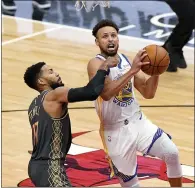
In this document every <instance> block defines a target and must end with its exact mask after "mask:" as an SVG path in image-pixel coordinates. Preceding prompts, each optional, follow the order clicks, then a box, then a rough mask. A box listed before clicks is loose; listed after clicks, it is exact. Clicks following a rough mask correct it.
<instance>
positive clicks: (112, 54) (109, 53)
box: [100, 46, 119, 57]
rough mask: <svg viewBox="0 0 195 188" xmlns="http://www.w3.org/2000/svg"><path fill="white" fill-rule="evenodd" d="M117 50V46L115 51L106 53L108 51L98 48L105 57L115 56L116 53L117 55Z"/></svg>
mask: <svg viewBox="0 0 195 188" xmlns="http://www.w3.org/2000/svg"><path fill="white" fill-rule="evenodd" d="M118 48H119V46H117V47H116V49H115V50H114V51H110V52H109V51H108V49H107V50H104V49H103V48H100V50H101V52H102V53H103V54H105V55H106V56H107V57H109V56H111V57H112V56H115V55H116V54H117V53H118Z"/></svg>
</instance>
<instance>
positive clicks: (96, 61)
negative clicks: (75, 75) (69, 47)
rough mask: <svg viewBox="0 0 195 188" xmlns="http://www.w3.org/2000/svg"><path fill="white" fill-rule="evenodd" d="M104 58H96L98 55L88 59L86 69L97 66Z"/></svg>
mask: <svg viewBox="0 0 195 188" xmlns="http://www.w3.org/2000/svg"><path fill="white" fill-rule="evenodd" d="M104 61H105V60H103V59H101V58H98V57H94V58H92V59H90V60H89V62H88V65H87V69H88V70H90V69H96V68H98V67H99V66H100V65H101V64H102V63H103V62H104Z"/></svg>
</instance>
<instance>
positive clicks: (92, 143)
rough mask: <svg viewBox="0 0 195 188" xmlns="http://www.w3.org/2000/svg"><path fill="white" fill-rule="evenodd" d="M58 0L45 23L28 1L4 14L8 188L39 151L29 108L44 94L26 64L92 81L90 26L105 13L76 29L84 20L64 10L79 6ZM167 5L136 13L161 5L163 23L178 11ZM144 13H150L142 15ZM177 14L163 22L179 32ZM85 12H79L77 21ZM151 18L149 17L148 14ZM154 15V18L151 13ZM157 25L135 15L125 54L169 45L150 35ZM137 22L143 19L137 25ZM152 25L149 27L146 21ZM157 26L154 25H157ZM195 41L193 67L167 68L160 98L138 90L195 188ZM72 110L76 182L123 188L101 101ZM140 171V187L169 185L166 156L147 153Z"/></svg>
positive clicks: (73, 80)
mask: <svg viewBox="0 0 195 188" xmlns="http://www.w3.org/2000/svg"><path fill="white" fill-rule="evenodd" d="M54 2H55V4H53V5H52V8H51V9H50V10H49V11H50V12H48V13H45V15H44V18H43V20H42V21H34V20H32V19H31V18H30V16H29V15H31V13H32V12H30V11H28V8H26V9H24V12H23V13H22V12H21V7H19V6H20V5H22V3H21V2H20V3H18V2H17V5H18V12H17V13H16V15H15V16H17V17H12V16H2V186H3V187H15V186H17V184H18V183H19V182H21V181H23V180H25V179H27V178H28V173H27V172H28V162H29V159H30V153H29V151H31V150H32V142H31V138H32V137H31V128H30V125H29V122H28V116H27V109H28V106H29V104H30V102H31V101H32V99H33V98H34V97H35V96H36V95H37V94H38V93H37V92H35V91H33V90H31V89H29V88H28V87H27V86H26V85H25V84H24V81H23V74H24V72H25V69H26V68H27V67H28V66H30V65H32V64H33V63H36V62H39V61H45V62H46V63H48V64H49V65H51V66H52V67H53V68H54V69H55V70H56V71H57V72H59V74H60V75H61V77H62V79H63V81H64V83H65V84H66V85H68V86H71V87H78V86H83V85H85V84H86V83H87V82H88V77H87V71H86V68H87V63H88V61H89V60H90V59H91V58H92V57H94V56H95V55H96V54H97V53H98V48H97V47H96V46H95V44H94V38H93V37H92V35H91V30H90V29H91V27H92V26H93V24H95V23H96V22H97V21H98V20H99V19H101V18H100V17H99V18H98V19H97V20H94V21H93V23H92V22H91V23H90V25H88V26H86V25H85V24H84V21H83V20H82V21H78V22H77V23H78V25H77V27H75V25H76V24H75V23H76V21H75V22H74V24H73V22H71V20H70V18H67V17H66V18H67V19H69V22H68V21H67V24H66V20H65V19H63V17H60V16H59V12H60V11H59V10H61V13H62V12H63V11H62V8H63V9H64V10H65V7H66V10H67V11H69V12H63V13H64V15H65V14H67V15H68V13H69V15H73V9H74V7H72V9H71V11H72V12H71V11H70V10H68V8H67V7H68V6H62V5H61V9H59V7H60V6H59V5H60V4H61V2H60V1H54ZM124 3H127V2H124ZM29 4H30V3H29ZM29 4H28V3H27V4H26V5H29ZM121 4H122V3H121ZM134 5H135V4H134ZM69 6H70V5H69ZM120 6H121V10H122V11H123V12H124V14H126V17H130V15H129V14H130V13H129V12H128V11H127V10H125V7H126V6H125V4H123V6H122V5H120ZM29 7H30V6H29ZM134 7H136V6H134ZM113 8H114V7H113ZM143 9H144V8H143ZM154 9H155V8H154ZM29 10H30V9H29ZM100 10H101V12H102V10H104V9H103V8H100ZM134 10H136V8H134ZM162 10H163V11H164V12H159V13H158V12H155V11H154V10H150V9H148V10H146V11H145V10H143V13H139V14H135V13H132V17H133V16H134V17H135V19H134V18H133V20H139V19H140V18H141V19H142V20H146V19H145V18H146V17H147V16H148V12H150V11H151V12H152V11H153V12H155V14H154V15H157V16H159V17H157V18H155V19H153V23H156V24H160V21H159V20H162V19H161V18H160V15H161V17H162V14H165V13H166V14H169V16H170V15H171V14H173V13H172V12H171V11H170V9H168V7H166V6H164V8H162ZM104 11H105V10H104ZM57 12H58V13H57ZM138 12H139V11H138ZM28 13H29V14H28ZM78 14H82V13H78ZM84 14H85V13H84ZM124 14H123V16H124ZM140 14H144V15H147V16H146V17H143V16H141V17H140V18H139V17H136V15H137V16H138V15H140ZM57 15H58V16H59V17H58V16H57ZM85 16H86V15H85ZM96 16H97V14H96ZM104 16H105V12H104ZM75 17H76V16H75ZM172 17H174V16H173V15H172V16H171V19H172V21H170V20H169V22H166V21H167V20H166V21H165V23H164V25H163V26H165V25H167V26H168V28H166V33H167V32H169V31H171V29H172V26H171V27H170V25H173V24H175V23H176V22H174V18H172ZM80 18H81V17H79V16H78V17H77V19H80ZM150 18H151V17H150ZM158 18H159V20H158ZM166 18H167V17H166ZM113 19H116V20H117V18H116V17H113ZM147 19H149V18H148V17H147ZM54 20H55V21H54ZM73 20H74V19H73ZM75 20H76V18H75ZM118 21H119V20H117V22H118ZM150 21H151V19H149V22H150ZM51 22H53V23H51ZM150 24H151V25H150V29H149V28H148V29H149V30H148V31H146V30H145V31H143V30H141V27H144V26H143V25H144V23H143V22H140V23H139V22H136V21H135V22H133V21H131V23H128V24H126V25H122V26H121V27H120V28H123V29H122V30H121V33H120V34H121V35H120V52H123V53H125V54H126V55H127V56H128V57H129V58H130V60H132V59H133V57H134V55H135V54H136V52H137V51H138V50H139V49H141V48H143V47H145V46H146V45H149V44H159V45H161V44H162V43H163V41H164V40H165V38H166V36H165V37H162V35H161V37H162V38H159V37H160V34H159V33H158V34H157V35H148V36H144V35H146V33H149V32H150V33H151V32H153V31H155V30H156V27H157V26H155V27H154V25H153V24H152V23H151V22H150ZM161 24H162V23H161ZM133 25H135V27H134V28H133ZM145 26H147V24H146V23H145ZM125 27H126V28H125ZM152 27H153V29H151V28H152ZM158 27H160V26H158ZM161 29H162V28H161ZM163 30H164V28H163ZM125 32H126V33H125ZM161 34H162V33H161ZM193 45H194V43H193V40H190V41H189V43H188V44H187V45H186V47H185V48H184V54H185V57H186V60H187V62H188V67H187V69H179V70H178V72H176V73H168V72H165V73H164V74H162V75H161V76H160V82H159V86H158V90H157V93H156V96H155V98H154V99H152V100H145V99H143V97H141V95H140V94H139V93H138V92H136V96H137V99H138V101H139V103H140V105H141V108H142V110H143V112H144V113H145V114H146V115H147V117H148V118H149V119H150V120H152V121H153V122H154V123H155V124H157V125H158V126H160V127H161V128H162V129H163V130H164V131H165V132H167V133H169V134H170V135H171V136H172V138H173V141H174V142H175V143H176V145H177V146H178V149H179V152H180V160H181V165H182V169H183V174H184V177H185V178H184V179H183V181H184V184H183V185H184V186H185V187H194V182H193V181H194V47H193ZM69 109H70V110H69V113H70V117H71V121H72V133H73V137H74V139H73V143H72V146H71V149H70V151H69V154H68V156H67V161H66V166H67V174H68V176H69V177H70V180H71V181H72V183H73V185H75V186H87V187H89V186H103V187H106V186H116V187H117V186H119V184H118V182H117V180H116V179H113V180H109V178H108V165H107V163H106V160H105V158H104V153H103V151H102V148H103V146H102V143H101V140H100V137H99V132H98V131H99V120H98V117H97V115H96V112H95V109H94V104H93V102H80V103H75V104H70V105H69ZM138 177H139V179H140V185H141V186H143V187H168V186H169V184H168V182H167V181H166V169H164V165H163V163H162V161H160V160H159V159H155V158H150V157H142V156H140V154H139V153H138ZM30 185H32V184H31V183H30V181H28V179H27V180H26V181H23V182H22V183H21V184H20V186H30Z"/></svg>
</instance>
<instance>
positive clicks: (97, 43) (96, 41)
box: [95, 38, 99, 46]
mask: <svg viewBox="0 0 195 188" xmlns="http://www.w3.org/2000/svg"><path fill="white" fill-rule="evenodd" d="M95 43H96V45H97V46H99V41H98V39H97V38H96V39H95Z"/></svg>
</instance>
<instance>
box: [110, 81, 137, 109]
mask: <svg viewBox="0 0 195 188" xmlns="http://www.w3.org/2000/svg"><path fill="white" fill-rule="evenodd" d="M133 101H134V98H133V94H132V82H131V81H129V82H128V83H127V84H126V86H125V87H124V88H123V89H122V90H121V91H120V92H119V93H118V95H117V96H115V98H114V100H113V102H114V103H115V104H116V105H118V106H121V107H127V106H129V105H131V103H132V102H133Z"/></svg>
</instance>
